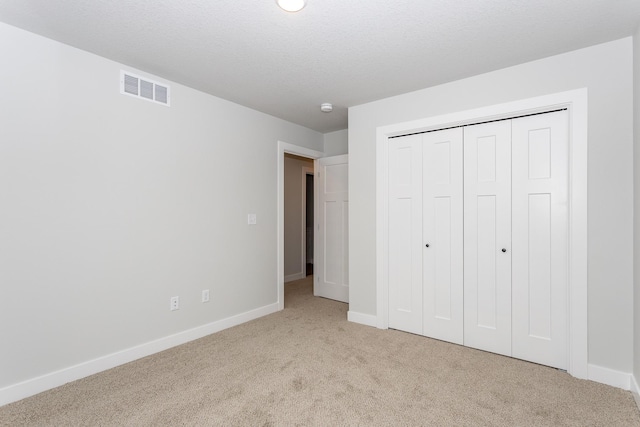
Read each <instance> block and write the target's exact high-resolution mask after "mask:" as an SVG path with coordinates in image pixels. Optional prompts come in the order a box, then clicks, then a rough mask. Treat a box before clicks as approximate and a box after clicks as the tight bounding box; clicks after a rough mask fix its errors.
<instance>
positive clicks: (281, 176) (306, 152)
mask: <svg viewBox="0 0 640 427" xmlns="http://www.w3.org/2000/svg"><path fill="white" fill-rule="evenodd" d="M285 155H294V156H297V157H300V158H304V159H306V160H307V161H308V160H312V161H313V160H317V159H319V158H321V157H322V156H323V153H322V152H321V151H316V150H311V149H309V148H304V147H300V146H298V145H294V144H289V143H286V142H282V141H278V170H277V172H278V176H277V179H278V200H277V212H278V223H277V279H276V280H277V281H276V292H277V303H278V309H279V310H282V309H284V283H285V277H286V276H285V183H286V181H285ZM311 171H312V172H311V173H313V169H311ZM297 176H298V178H297V180H296V181H297V182H298V183H299V184H300V192H299V193H298V194H299V195H300V196H302V189H303V188H305V190H306V185H301V184H302V182H301V181H302V180H301V179H300V174H298V175H297ZM305 180H306V175H305ZM304 199H305V201H306V197H305V198H304ZM298 218H299V220H300V223H299V227H298V228H297V229H298V230H299V232H300V233H301V234H302V236H305V240H306V220H305V221H303V211H301V212H300V215H299V216H298ZM303 226H304V229H303ZM303 230H304V232H303ZM287 237H291V235H290V234H289V235H288V236H287ZM296 240H297V241H298V242H301V241H302V239H299V240H298V239H296ZM302 247H306V244H305V245H304V246H302ZM303 252H306V251H304V250H301V251H298V254H297V255H292V259H293V257H296V258H297V259H298V260H299V262H300V270H299V273H301V277H300V278H304V277H305V276H306V254H304V258H303ZM287 273H289V274H294V273H296V272H295V271H294V272H287ZM290 278H291V277H287V279H290Z"/></svg>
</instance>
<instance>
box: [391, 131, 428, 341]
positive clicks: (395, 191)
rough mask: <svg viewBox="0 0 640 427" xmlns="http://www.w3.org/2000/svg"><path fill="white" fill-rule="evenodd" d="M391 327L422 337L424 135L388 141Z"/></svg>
mask: <svg viewBox="0 0 640 427" xmlns="http://www.w3.org/2000/svg"><path fill="white" fill-rule="evenodd" d="M388 237H389V240H388V242H389V327H390V328H393V329H399V330H402V331H407V332H411V333H414V334H422V136H421V135H415V136H407V137H403V138H394V139H390V140H389V236H388Z"/></svg>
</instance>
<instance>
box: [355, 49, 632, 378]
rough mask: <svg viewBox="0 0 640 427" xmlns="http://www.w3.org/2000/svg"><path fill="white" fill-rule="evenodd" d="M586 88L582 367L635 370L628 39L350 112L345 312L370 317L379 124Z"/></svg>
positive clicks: (373, 299)
mask: <svg viewBox="0 0 640 427" xmlns="http://www.w3.org/2000/svg"><path fill="white" fill-rule="evenodd" d="M583 87H586V88H588V92H589V128H588V131H589V149H588V151H589V173H588V176H589V182H588V185H589V193H588V197H589V201H588V206H589V209H588V219H589V229H588V239H589V254H588V260H589V270H588V274H589V283H588V292H589V337H588V340H589V363H591V364H595V365H598V366H602V367H606V368H610V369H613V370H617V371H621V372H627V373H628V372H632V369H633V233H632V230H633V118H632V109H633V94H632V93H633V88H632V39H631V38H625V39H622V40H617V41H614V42H610V43H606V44H602V45H598V46H593V47H589V48H586V49H582V50H578V51H574V52H569V53H566V54H563V55H558V56H554V57H550V58H546V59H542V60H539V61H534V62H530V63H526V64H522V65H518V66H515V67H510V68H506V69H502V70H498V71H494V72H491V73H487V74H482V75H479V76H475V77H471V78H468V79H464V80H459V81H454V82H451V83H447V84H444V85H440V86H436V87H432V88H428V89H424V90H420V91H416V92H412V93H408V94H404V95H400V96H396V97H392V98H388V99H384V100H380V101H376V102H372V103H368V104H364V105H360V106H356V107H352V108H350V109H349V157H350V159H349V162H350V168H349V193H350V213H351V216H350V221H349V235H350V241H349V246H350V253H349V258H350V279H349V280H350V306H349V310H350V312H356V313H359V314H363V315H367V314H369V315H372V314H375V313H376V282H375V272H376V267H375V266H376V256H375V255H376V254H375V247H376V245H375V241H376V240H375V239H376V228H375V221H376V218H375V215H372V213H373V212H375V209H376V205H375V190H376V189H375V176H376V175H375V167H376V158H375V149H374V145H375V141H376V133H375V132H376V128H377V127H379V126H384V125H390V124H395V123H400V122H405V121H409V120H417V119H422V118H427V117H431V116H436V115H441V114H446V113H453V112H457V111H464V110H468V109H473V108H479V107H482V106H488V105H494V104H500V103H505V102H510V101H516V100H520V99H526V98H532V97H535V96H540V95H546V94H551V93H557V92H563V91H567V90H571V89H578V88H583Z"/></svg>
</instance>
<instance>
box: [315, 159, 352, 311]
mask: <svg viewBox="0 0 640 427" xmlns="http://www.w3.org/2000/svg"><path fill="white" fill-rule="evenodd" d="M316 169H317V172H316V175H317V176H316V178H317V181H318V191H317V193H318V203H317V206H318V210H317V212H318V220H317V225H318V226H317V234H316V240H317V242H318V246H317V249H318V250H317V251H316V258H317V264H316V265H315V266H314V276H315V278H314V286H313V293H314V295H317V296H321V297H325V298H331V299H334V300H338V301H342V302H349V232H348V231H349V230H348V226H349V181H348V176H349V173H348V172H349V157H348V155H346V154H345V155H342V156H335V157H325V158H322V159H319V160H318V161H317V168H316Z"/></svg>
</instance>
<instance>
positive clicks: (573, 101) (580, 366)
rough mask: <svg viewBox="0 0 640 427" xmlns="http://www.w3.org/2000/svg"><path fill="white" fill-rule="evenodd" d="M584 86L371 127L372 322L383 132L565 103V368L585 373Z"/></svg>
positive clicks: (379, 250)
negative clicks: (373, 159)
mask: <svg viewBox="0 0 640 427" xmlns="http://www.w3.org/2000/svg"><path fill="white" fill-rule="evenodd" d="M587 104H588V92H587V89H586V88H582V89H576V90H572V91H567V92H560V93H555V94H551V95H544V96H539V97H535V98H528V99H523V100H519V101H514V102H508V103H504V104H497V105H491V106H487V107H481V108H477V109H472V110H466V111H461V112H457V113H451V114H444V115H439V116H433V117H428V118H424V119H419V120H414V121H409V122H404V123H397V124H393V125H388V126H381V127H378V128H377V129H376V301H377V311H376V313H377V314H376V318H377V325H376V326H377V327H378V328H381V329H387V328H388V327H389V310H388V308H389V282H388V277H389V276H388V234H389V212H388V203H387V200H388V187H389V174H388V172H389V155H388V144H387V141H388V139H389V137H393V136H399V135H404V134H410V133H416V132H423V131H429V130H438V129H444V128H448V127H454V126H464V125H470V124H474V123H479V122H485V121H490V120H499V119H507V118H511V117H515V116H522V115H527V114H535V113H542V112H547V111H552V110H557V109H561V108H566V109H567V110H568V115H569V277H568V286H567V288H568V295H567V301H568V307H567V313H568V328H569V330H568V331H567V332H568V334H567V336H568V346H569V348H568V361H567V366H568V368H567V372H568V373H569V374H571V375H572V376H574V377H577V378H584V379H586V378H588V344H587V339H588V322H587V315H588V308H587V129H588V116H587V113H588V105H587Z"/></svg>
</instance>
